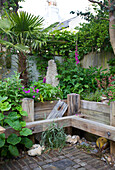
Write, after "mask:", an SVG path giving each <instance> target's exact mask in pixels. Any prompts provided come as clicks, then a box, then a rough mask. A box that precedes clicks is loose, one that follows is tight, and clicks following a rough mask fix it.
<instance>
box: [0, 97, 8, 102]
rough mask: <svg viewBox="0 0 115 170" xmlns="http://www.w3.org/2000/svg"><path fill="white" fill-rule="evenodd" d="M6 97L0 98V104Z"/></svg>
mask: <svg viewBox="0 0 115 170" xmlns="http://www.w3.org/2000/svg"><path fill="white" fill-rule="evenodd" d="M7 98H8V97H1V96H0V102H4V101H5V100H6V99H7Z"/></svg>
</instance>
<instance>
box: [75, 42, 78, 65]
mask: <svg viewBox="0 0 115 170" xmlns="http://www.w3.org/2000/svg"><path fill="white" fill-rule="evenodd" d="M78 56H79V55H78V51H77V45H76V50H75V60H76V61H77V62H76V64H78V63H79V59H78Z"/></svg>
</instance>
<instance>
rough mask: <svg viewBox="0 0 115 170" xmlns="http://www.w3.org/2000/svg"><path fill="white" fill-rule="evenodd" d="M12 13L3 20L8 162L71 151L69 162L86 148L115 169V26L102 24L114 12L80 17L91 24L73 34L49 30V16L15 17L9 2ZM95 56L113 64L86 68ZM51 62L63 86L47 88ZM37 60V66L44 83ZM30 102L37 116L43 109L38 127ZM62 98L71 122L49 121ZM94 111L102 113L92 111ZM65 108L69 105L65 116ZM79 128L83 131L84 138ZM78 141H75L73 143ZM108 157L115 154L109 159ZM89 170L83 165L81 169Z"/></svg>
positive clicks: (0, 92)
mask: <svg viewBox="0 0 115 170" xmlns="http://www.w3.org/2000/svg"><path fill="white" fill-rule="evenodd" d="M105 3H107V1H106V2H105ZM99 5H100V4H99ZM12 7H13V9H15V6H14V4H13V6H12ZM4 8H5V10H4V11H3V13H2V15H1V18H0V61H1V62H0V128H1V129H0V161H6V160H7V159H12V160H13V159H15V160H16V159H19V158H22V157H24V156H25V155H27V154H28V155H30V156H36V155H41V153H42V152H44V154H47V155H48V153H49V154H50V151H51V152H53V151H52V150H54V152H55V150H56V153H57V150H58V151H59V152H60V153H61V152H63V156H62V155H61V156H62V157H63V158H64V159H67V158H65V156H64V155H65V154H66V153H67V152H69V151H67V148H66V147H68V146H69V147H70V148H72V147H74V146H75V147H76V148H77V151H76V152H78V149H81V152H82V150H85V152H89V153H91V154H96V156H98V157H100V158H102V159H103V160H104V161H105V162H106V163H107V164H109V165H110V166H114V165H115V160H114V159H113V157H111V156H110V153H111V154H115V143H114V142H115V138H114V135H115V134H114V133H115V129H114V128H115V127H114V126H115V118H114V116H115V56H114V54H115V53H114V47H113V46H114V45H113V43H112V41H110V39H111V35H110V32H109V29H110V28H109V27H110V26H109V24H110V23H109V21H108V20H101V19H98V20H97V18H104V17H107V18H108V17H109V11H106V10H105V9H104V8H103V9H102V6H101V5H100V8H97V6H94V10H95V11H96V16H93V14H92V13H91V12H89V13H86V14H83V13H79V15H82V16H83V17H86V19H87V20H88V22H86V23H83V24H80V27H78V26H76V28H75V30H76V31H74V32H71V31H67V30H66V29H65V28H63V29H62V30H57V29H56V26H57V23H54V24H52V25H50V26H49V27H47V28H43V22H44V19H43V18H42V17H40V16H38V17H36V16H34V15H32V14H29V13H27V12H23V11H21V12H16V11H15V10H16V9H15V10H14V11H10V9H9V8H7V5H6V4H5V5H4ZM111 11H112V10H111ZM114 27H115V25H112V28H111V29H112V31H113V30H114V31H115V29H114ZM52 28H55V30H54V31H52ZM89 28H90V29H89ZM91 53H92V54H94V53H96V55H98V54H99V55H100V58H101V57H102V58H104V57H105V60H101V63H99V65H96V63H94V65H90V63H88V64H89V66H88V67H83V59H84V58H85V56H86V55H87V56H88V55H90V54H91ZM104 54H108V55H109V57H107V58H106V56H104ZM12 56H14V57H13V60H14V62H15V63H16V64H17V65H16V66H17V68H16V71H14V70H12ZM49 60H53V61H55V64H56V71H57V73H58V74H57V75H56V77H55V79H54V80H53V81H54V82H56V81H57V80H58V82H59V83H58V85H56V86H53V85H52V83H51V84H49V83H47V76H46V75H47V73H48V71H49V70H50V67H49V66H48V61H49ZM103 61H106V63H104V62H103ZM31 62H33V63H36V65H35V66H36V69H37V71H38V73H39V74H38V75H37V80H36V78H35V75H36V73H35V72H34V73H32V68H33V67H31V64H30V63H31ZM89 62H90V61H89ZM104 64H105V65H104ZM105 66H106V68H105ZM11 73H12V74H11ZM52 74H53V73H52ZM23 99H25V100H28V101H32V102H33V104H32V105H31V103H30V106H29V105H28V108H29V109H30V110H31V109H33V110H35V111H33V121H32V122H31V121H30V122H28V121H26V119H25V117H28V116H29V115H28V113H29V111H28V110H29V109H28V108H26V109H24V108H23ZM60 100H61V101H64V102H65V103H66V104H67V105H68V109H67V110H66V111H65V114H63V115H64V116H63V117H61V118H59V119H56V120H55V119H54V120H52V119H47V117H48V115H49V114H50V112H51V111H52V110H53V108H54V107H55V105H56V104H57V102H58V101H60ZM28 103H29V102H28ZM50 104H51V105H50ZM42 106H43V108H45V109H44V110H42V111H41V113H42V114H43V115H42V116H41V117H42V118H41V117H40V118H41V119H38V118H39V116H38V115H37V114H38V113H37V114H36V112H39V111H40V110H39V111H36V110H37V109H39V108H40V109H41V107H42ZM93 106H94V108H96V109H92V108H93ZM48 109H49V110H48ZM61 109H62V110H63V105H61V106H59V107H58V109H57V111H60V110H61ZM87 110H88V111H87ZM92 110H93V111H92ZM82 113H83V114H82ZM98 113H99V114H98ZM29 114H30V115H31V114H32V111H31V113H29ZM44 115H45V116H44ZM69 116H70V117H69ZM71 116H72V117H71ZM97 117H98V118H99V119H100V120H99V119H98V118H97ZM94 118H95V119H94ZM84 119H85V120H84ZM87 119H88V120H87ZM93 121H94V122H93ZM84 124H85V125H84ZM72 127H73V128H74V129H73V130H72ZM100 128H102V130H101V129H100ZM75 129H77V132H78V129H80V130H81V131H82V130H83V131H82V132H81V133H79V132H78V135H77V132H76V130H75ZM85 132H88V133H92V134H94V135H97V136H98V137H100V136H101V137H102V138H100V139H98V140H97V138H96V139H95V141H93V139H94V138H95V137H94V136H93V137H92V139H91V141H89V142H88V141H87V140H86V139H85V137H84V136H85V135H83V134H85ZM74 133H75V134H74ZM36 134H39V135H38V137H37V135H36ZM81 134H82V135H81ZM72 135H75V136H74V137H73V138H72ZM76 135H77V137H76ZM80 135H81V136H80ZM86 136H87V135H86ZM89 136H90V135H89ZM68 139H70V140H69V141H68ZM101 140H102V141H103V140H104V141H103V142H102V141H101ZM74 141H76V142H74ZM96 141H97V142H96ZM36 142H37V145H35V144H36ZM68 143H69V144H68ZM109 144H110V145H109ZM38 145H39V146H40V147H41V148H40V149H41V150H40V151H39V153H35V154H33V153H32V152H31V149H36V148H37V147H39V146H38ZM73 145H74V146H73ZM71 146H72V147H71ZM110 146H111V147H110ZM64 148H65V149H64ZM29 151H30V152H29ZM106 151H107V154H108V155H107V156H106V155H105V156H104V154H105V153H106ZM70 155H71V154H70ZM58 156H59V155H58ZM49 157H50V156H49ZM73 157H74V156H73ZM109 158H110V159H109ZM32 159H33V158H32ZM37 159H38V157H37ZM90 159H91V158H90ZM52 160H53V159H52ZM73 160H74V159H73ZM73 160H72V159H71V162H72V161H73ZM80 161H81V160H80ZM80 161H78V162H80ZM74 163H75V161H74ZM65 164H66V163H65ZM39 165H40V164H39ZM82 165H83V166H82ZM85 165H86V164H79V165H78V168H79V167H80V166H81V167H84V166H85ZM68 166H69V165H68ZM72 166H74V165H72ZM57 167H58V166H57ZM58 168H59V167H58ZM76 168H77V167H76ZM62 169H63V168H62ZM73 169H75V167H74V168H73Z"/></svg>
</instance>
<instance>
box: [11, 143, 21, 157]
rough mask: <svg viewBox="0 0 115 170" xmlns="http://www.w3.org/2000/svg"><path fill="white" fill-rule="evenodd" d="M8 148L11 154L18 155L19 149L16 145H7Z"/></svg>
mask: <svg viewBox="0 0 115 170" xmlns="http://www.w3.org/2000/svg"><path fill="white" fill-rule="evenodd" d="M8 150H9V151H10V153H11V154H12V155H13V156H19V151H18V149H17V147H16V146H13V145H9V147H8Z"/></svg>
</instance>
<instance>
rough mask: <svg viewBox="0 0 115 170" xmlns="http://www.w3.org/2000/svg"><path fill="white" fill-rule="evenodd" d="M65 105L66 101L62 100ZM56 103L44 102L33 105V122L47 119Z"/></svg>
mask: <svg viewBox="0 0 115 170" xmlns="http://www.w3.org/2000/svg"><path fill="white" fill-rule="evenodd" d="M62 101H64V102H65V103H67V100H62ZM57 102H58V101H57V100H54V101H45V102H43V103H41V102H39V103H35V104H34V120H35V121H36V120H43V119H46V118H47V117H48V115H49V114H50V112H51V111H52V109H53V108H54V106H55V105H56V103H57ZM64 115H65V114H64Z"/></svg>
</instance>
